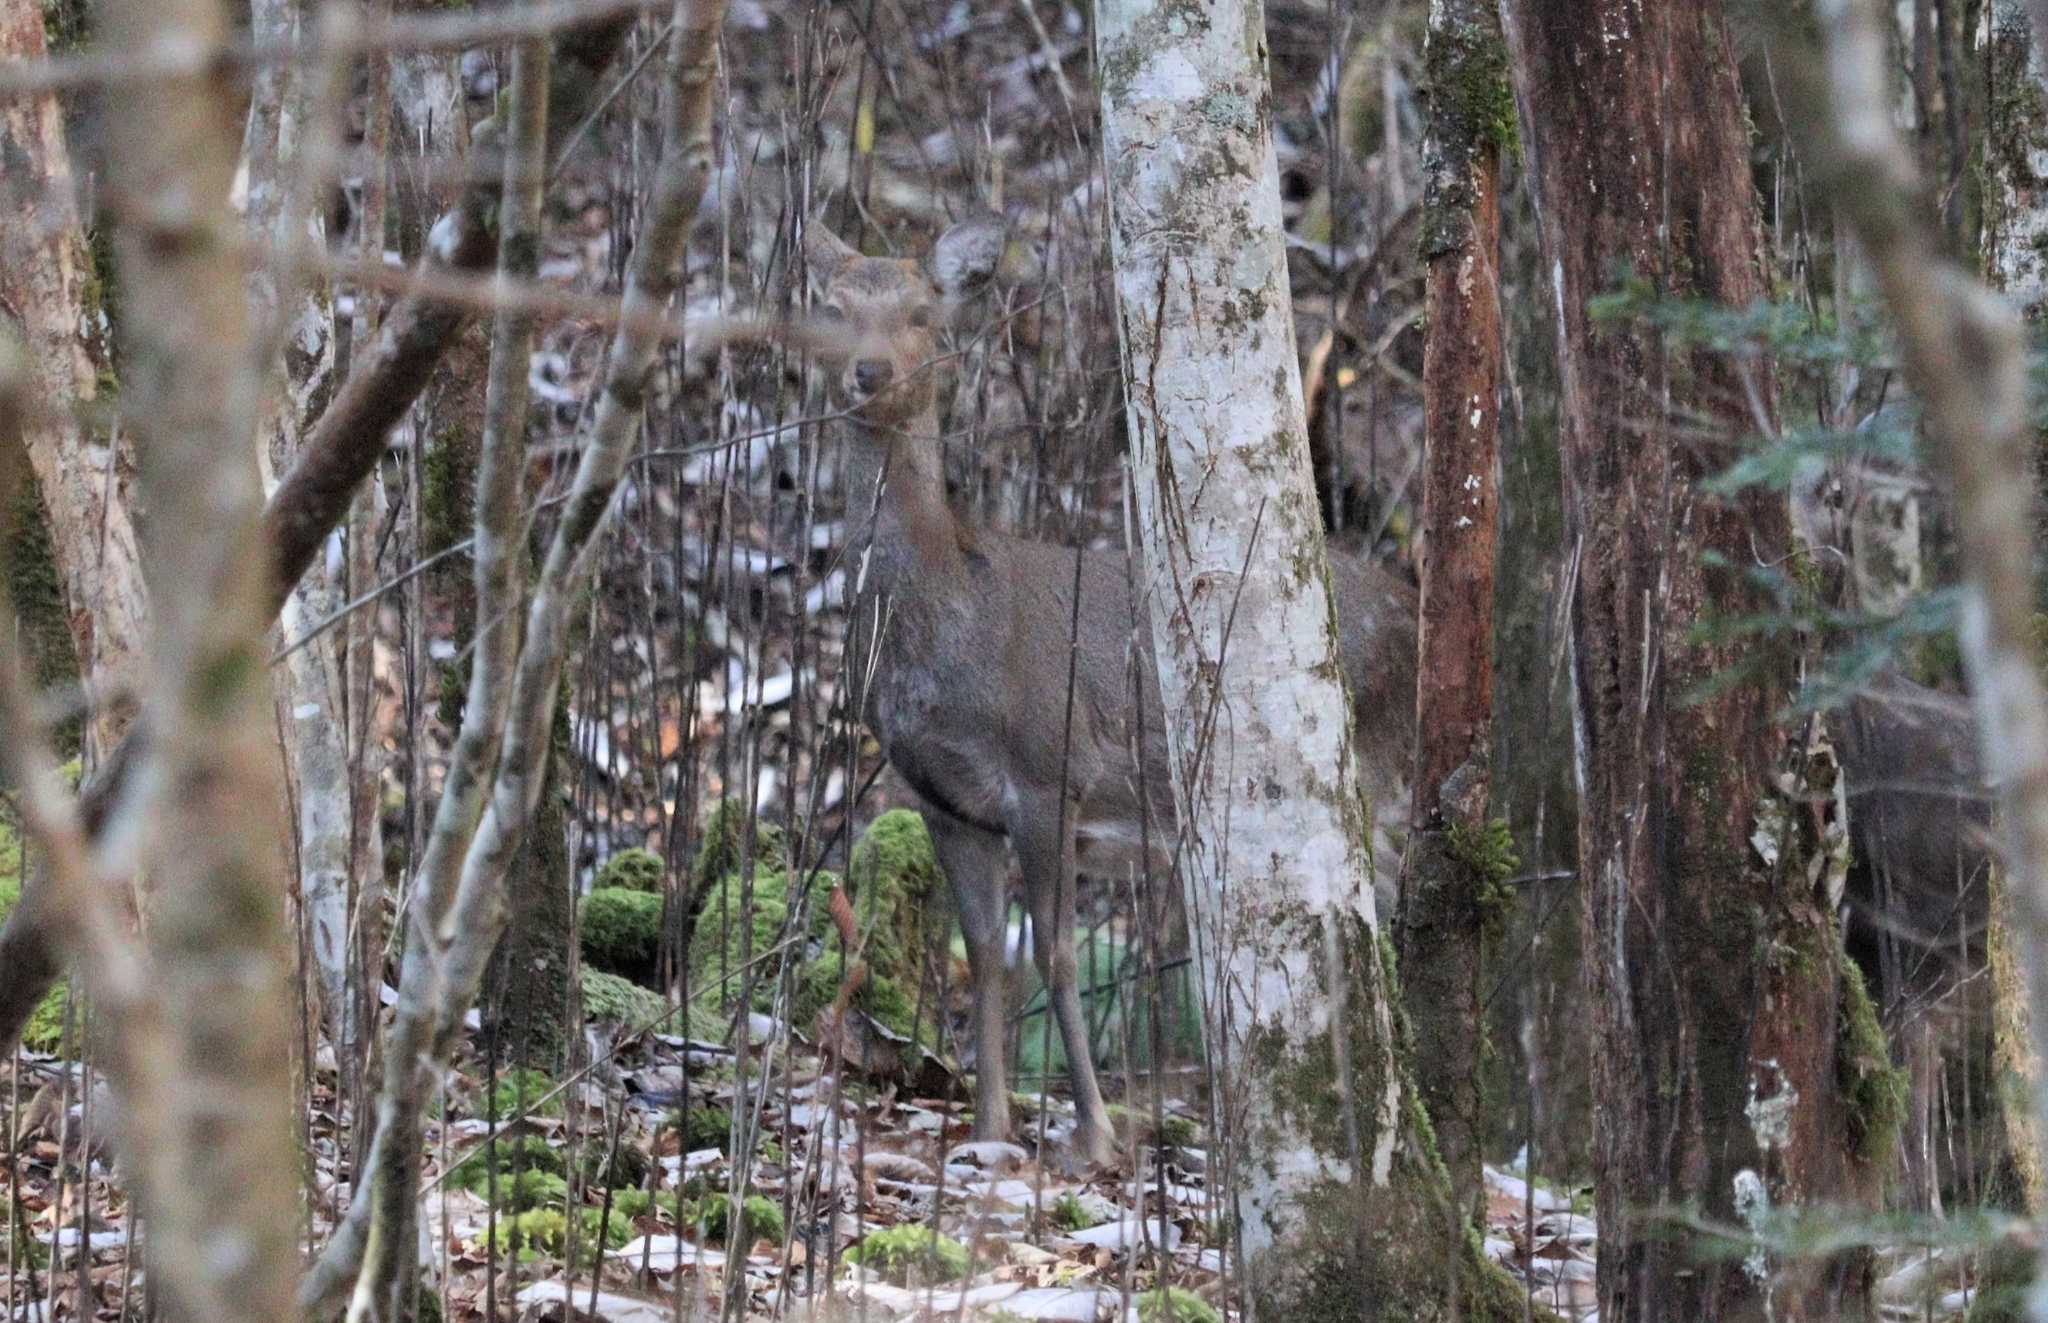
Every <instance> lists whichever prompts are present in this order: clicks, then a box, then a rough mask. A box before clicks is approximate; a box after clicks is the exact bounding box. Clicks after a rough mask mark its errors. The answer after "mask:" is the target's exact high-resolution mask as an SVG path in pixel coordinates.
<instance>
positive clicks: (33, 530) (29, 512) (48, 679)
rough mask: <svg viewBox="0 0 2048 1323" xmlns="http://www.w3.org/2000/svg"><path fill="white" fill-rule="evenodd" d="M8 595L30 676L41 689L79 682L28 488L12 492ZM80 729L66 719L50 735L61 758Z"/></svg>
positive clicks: (39, 508) (53, 557) (46, 534)
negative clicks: (17, 623) (13, 495)
mask: <svg viewBox="0 0 2048 1323" xmlns="http://www.w3.org/2000/svg"><path fill="white" fill-rule="evenodd" d="M5 555H6V557H7V592H8V595H9V597H10V598H11V599H12V600H13V603H14V613H15V617H16V620H17V621H18V622H19V628H20V634H21V643H22V648H23V650H24V651H25V652H26V653H27V655H28V664H29V674H30V677H31V678H32V679H33V680H34V681H35V683H36V684H37V685H38V686H39V687H42V688H53V687H56V686H61V685H68V684H72V683H74V682H76V681H77V679H78V654H77V653H76V652H75V651H74V650H73V648H72V643H71V613H70V611H69V609H68V608H67V607H66V606H65V604H64V580H63V576H62V575H61V574H59V573H58V570H57V553H56V549H55V547H53V546H52V545H51V542H50V529H49V525H48V523H47V522H45V519H44V516H43V503H42V501H41V500H39V499H38V498H37V496H36V487H35V484H34V483H32V482H23V483H21V484H20V486H19V487H18V489H17V490H16V492H15V499H14V509H13V512H12V514H11V517H10V520H9V523H8V525H7V533H6V547H5ZM79 732H80V725H79V721H78V719H77V718H76V717H68V718H66V719H65V721H64V723H63V724H62V725H60V726H59V727H57V729H56V730H55V731H53V732H52V736H53V739H54V742H55V744H56V746H57V749H58V752H59V755H60V756H63V757H69V756H72V755H74V754H76V753H77V752H78V741H79Z"/></svg>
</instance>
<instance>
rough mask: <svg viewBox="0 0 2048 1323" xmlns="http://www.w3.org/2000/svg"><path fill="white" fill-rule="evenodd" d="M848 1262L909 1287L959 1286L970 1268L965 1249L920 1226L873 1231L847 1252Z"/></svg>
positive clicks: (903, 1226) (907, 1223)
mask: <svg viewBox="0 0 2048 1323" xmlns="http://www.w3.org/2000/svg"><path fill="white" fill-rule="evenodd" d="M846 1261H847V1262H848V1263H856V1264H864V1265H866V1267H867V1269H868V1270H869V1271H870V1272H873V1273H875V1274H876V1275H877V1276H880V1277H885V1278H887V1279H888V1280H890V1281H892V1282H894V1283H896V1284H897V1285H898V1286H908V1287H918V1286H944V1285H946V1284H947V1283H949V1282H957V1281H959V1280H960V1279H961V1278H963V1277H965V1276H966V1275H967V1269H968V1266H969V1260H968V1257H967V1247H966V1246H965V1245H962V1244H961V1243H960V1242H959V1241H957V1240H955V1239H953V1238H952V1237H951V1236H947V1235H942V1234H940V1233H939V1232H937V1231H934V1230H932V1229H931V1228H930V1227H928V1226H925V1225H923V1224H922V1223H918V1222H905V1223H904V1224H903V1225H901V1226H893V1227H885V1228H883V1229H881V1230H879V1231H870V1232H869V1233H868V1235H867V1238H866V1239H865V1240H863V1241H861V1243H860V1244H858V1245H855V1246H854V1247H853V1248H851V1249H849V1250H847V1251H846Z"/></svg>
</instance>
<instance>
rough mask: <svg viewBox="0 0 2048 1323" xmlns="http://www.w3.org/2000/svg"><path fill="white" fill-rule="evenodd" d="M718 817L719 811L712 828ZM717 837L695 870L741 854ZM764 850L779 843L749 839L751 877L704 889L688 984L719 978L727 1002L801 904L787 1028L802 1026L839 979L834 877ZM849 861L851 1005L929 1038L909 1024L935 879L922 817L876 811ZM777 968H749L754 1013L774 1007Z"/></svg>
mask: <svg viewBox="0 0 2048 1323" xmlns="http://www.w3.org/2000/svg"><path fill="white" fill-rule="evenodd" d="M726 817H727V815H726V814H725V811H724V810H723V809H721V810H720V814H719V818H716V819H714V821H715V822H716V821H718V820H719V819H723V818H726ZM726 834H727V836H728V837H729V834H730V831H729V829H727V832H726ZM719 839H721V838H713V839H712V840H710V841H707V843H706V846H705V849H704V851H703V853H702V854H700V856H699V858H700V863H702V862H703V861H704V860H705V859H707V858H709V859H711V860H713V861H715V860H717V859H719V858H735V857H743V856H736V855H733V854H730V853H728V852H724V851H723V847H721V846H719V844H718V840H719ZM764 843H772V844H774V845H776V846H777V847H779V844H780V842H779V838H776V839H774V840H773V841H771V840H770V838H769V837H768V836H767V835H765V834H762V835H757V838H756V850H755V853H754V873H753V876H752V878H751V879H748V878H746V877H743V876H742V875H741V874H740V873H739V872H737V871H734V872H728V873H726V874H725V875H724V876H722V877H720V878H719V880H718V881H717V882H716V883H714V884H713V885H712V886H711V888H710V891H709V894H708V895H707V896H706V898H705V901H704V906H703V910H702V912H701V914H700V915H699V917H698V920H697V924H696V930H695V932H694V933H693V934H692V937H691V942H690V986H691V987H693V988H707V987H710V986H712V985H713V984H718V983H720V982H721V981H722V982H723V985H724V993H725V995H724V997H723V1002H724V1004H725V1005H728V1006H730V1005H732V1004H734V1003H735V1002H736V1000H737V994H738V992H739V988H740V985H741V977H740V971H741V970H742V969H743V968H745V967H746V965H747V963H748V961H750V960H757V959H759V958H760V957H761V956H762V955H763V954H764V953H767V952H769V951H772V950H774V949H775V947H776V946H777V945H778V944H780V943H783V942H784V941H785V940H788V939H789V937H790V935H791V934H790V932H789V929H790V923H791V915H790V911H791V908H792V905H793V903H795V902H798V901H801V902H802V903H803V908H804V911H805V915H806V919H805V924H804V928H803V931H802V932H801V933H799V934H797V935H796V937H795V940H794V942H792V943H791V946H792V949H791V950H790V952H789V954H788V957H787V958H788V959H789V960H790V961H792V962H794V966H795V976H794V979H793V982H792V986H791V995H790V1001H789V1004H788V1010H787V1014H788V1015H789V1017H790V1019H791V1021H792V1022H793V1023H795V1024H798V1025H802V1026H809V1025H811V1024H812V1023H814V1022H815V1021H816V1019H817V1015H818V1012H819V1011H821V1010H823V1009H824V1008H825V1007H826V1006H828V1005H830V1004H831V1003H832V1001H833V999H834V998H835V997H837V996H838V994H839V989H840V985H841V984H842V983H843V982H844V980H845V977H846V970H847V954H848V953H847V952H846V951H845V950H844V949H842V948H843V943H842V942H841V941H840V937H839V931H838V928H837V926H836V925H835V924H834V923H833V921H832V915H831V911H830V908H829V907H828V906H827V904H826V903H825V900H826V897H827V896H829V895H830V893H831V890H832V887H833V886H834V885H835V883H836V882H837V879H835V878H834V876H833V875H832V874H830V873H824V872H818V873H803V872H792V871H791V870H790V869H789V868H788V867H787V864H786V861H785V860H783V859H782V858H781V857H780V854H779V850H778V851H770V850H768V849H765V848H763V847H764ZM852 860H853V867H852V870H851V871H850V872H849V874H848V877H847V879H846V883H845V888H846V891H847V895H848V899H849V900H850V901H851V902H852V907H853V916H854V925H855V928H856V929H857V931H858V932H859V933H860V934H861V946H860V951H859V952H858V959H859V960H860V962H861V963H863V964H865V965H866V966H867V970H868V972H867V977H866V978H865V979H864V980H863V981H862V982H861V985H860V988H859V990H858V991H857V992H856V993H855V996H854V999H853V1005H854V1008H855V1009H857V1010H860V1011H863V1012H865V1013H866V1014H868V1015H869V1016H872V1017H873V1018H874V1019H875V1020H876V1021H878V1022H879V1023H881V1024H882V1025H884V1026H885V1027H886V1028H888V1029H890V1030H891V1031H893V1032H895V1033H898V1034H903V1035H906V1036H907V1035H909V1034H910V1033H911V1031H912V1029H913V1028H916V1029H917V1030H918V1031H919V1033H920V1036H921V1037H929V1036H930V1035H931V1034H932V1032H933V1026H932V1024H931V1021H932V1019H933V1017H932V1016H931V1015H930V1014H926V1015H924V1016H923V1017H922V1019H923V1021H924V1023H922V1024H914V1023H913V1022H914V1021H916V1020H918V1019H919V1018H920V1017H918V1015H917V1013H916V1012H917V1007H916V1005H915V1003H914V1001H913V992H914V989H915V988H916V985H917V976H918V973H919V971H920V967H921V960H922V957H923V954H924V952H925V950H926V944H927V938H926V931H927V930H926V922H927V920H926V918H925V913H924V911H925V906H926V903H927V901H928V900H929V898H930V897H931V896H933V895H934V894H936V893H935V891H934V888H935V887H937V885H938V879H939V877H940V873H939V868H938V863H937V860H936V858H935V856H934V855H933V854H932V850H931V838H930V837H929V836H928V835H926V833H925V830H924V822H923V820H922V819H921V818H919V817H918V816H917V815H916V814H914V813H908V812H903V811H900V810H899V811H895V812H891V813H885V814H883V815H882V817H881V818H879V819H877V820H876V822H875V825H874V826H873V827H870V828H869V829H868V831H867V832H866V833H864V834H863V835H862V837H861V839H860V841H859V842H858V843H856V844H855V846H854V849H853V854H852ZM793 887H794V892H795V893H794V894H792V893H793ZM806 893H807V894H806ZM776 968H777V966H773V965H772V964H771V963H769V962H764V963H763V965H761V966H760V967H759V968H758V969H757V971H756V973H755V977H754V978H753V980H752V983H753V992H752V996H751V999H750V1005H751V1006H752V1008H753V1009H754V1010H757V1011H763V1012H770V1011H773V1010H775V1009H776V1002H777V994H778V992H779V990H780V981H779V980H778V979H777V978H776V977H775V973H776ZM906 989H909V990H910V991H906Z"/></svg>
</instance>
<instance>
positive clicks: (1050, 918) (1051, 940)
mask: <svg viewBox="0 0 2048 1323" xmlns="http://www.w3.org/2000/svg"><path fill="white" fill-rule="evenodd" d="M1061 816H1062V815H1061V814H1060V812H1059V806H1058V805H1057V804H1052V805H1044V806H1039V809H1038V811H1037V812H1035V813H1027V815H1026V817H1025V820H1024V822H1023V823H1021V824H1020V828H1019V830H1017V831H1015V832H1014V833H1013V834H1012V836H1011V840H1012V842H1013V843H1014V844H1015V845H1016V847H1017V862H1018V863H1019V864H1020V865H1021V866H1022V869H1023V873H1024V896H1025V902H1026V904H1028V905H1029V906H1030V909H1031V954H1032V957H1033V959H1035V960H1036V961H1037V962H1038V973H1039V976H1040V977H1041V978H1042V979H1044V981H1045V987H1046V995H1047V998H1048V1000H1050V1001H1051V1003H1052V1009H1053V1016H1054V1018H1055V1019H1056V1020H1057V1021H1058V1022H1059V1029H1060V1043H1061V1046H1062V1047H1064V1048H1065V1049H1066V1054H1067V1078H1068V1081H1069V1083H1070V1084H1071V1085H1072V1086H1073V1091H1074V1111H1075V1113H1076V1119H1077V1122H1078V1124H1077V1127H1076V1130H1075V1133H1074V1148H1075V1150H1076V1152H1077V1153H1078V1154H1079V1155H1080V1156H1081V1157H1083V1158H1085V1159H1087V1160H1089V1161H1092V1162H1097V1163H1102V1164H1107V1163H1109V1162H1110V1161H1111V1160H1112V1159H1114V1157H1115V1156H1116V1145H1115V1143H1114V1142H1113V1140H1112V1136H1111V1132H1110V1126H1109V1115H1108V1110H1107V1109H1106V1108H1105V1107H1104V1106H1103V1103H1102V1090H1101V1089H1100V1088H1098V1087H1097V1086H1096V1083H1095V1058H1094V1055H1093V1046H1092V1044H1090V1042H1089V1041H1088V1017H1087V1016H1086V1015H1084V1014H1083V1013H1082V1011H1081V982H1080V970H1079V968H1078V966H1077V964H1076V962H1075V957H1074V849H1073V833H1072V831H1071V827H1072V825H1073V823H1074V821H1075V818H1074V813H1073V810H1072V808H1071V807H1070V808H1069V811H1068V813H1067V814H1066V815H1065V821H1066V824H1067V826H1068V827H1069V829H1070V830H1069V831H1068V832H1066V833H1065V839H1064V840H1063V839H1061V836H1062V833H1061V831H1060V824H1061Z"/></svg>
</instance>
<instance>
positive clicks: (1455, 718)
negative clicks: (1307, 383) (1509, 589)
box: [1397, 0, 1514, 1210]
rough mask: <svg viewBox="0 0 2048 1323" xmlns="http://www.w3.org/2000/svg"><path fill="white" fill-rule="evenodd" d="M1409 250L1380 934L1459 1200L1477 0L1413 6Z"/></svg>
mask: <svg viewBox="0 0 2048 1323" xmlns="http://www.w3.org/2000/svg"><path fill="white" fill-rule="evenodd" d="M1428 69H1429V97H1430V125H1429V141H1428V145H1427V147H1426V148H1425V152H1426V164H1427V168H1428V173H1429V185H1428V194H1427V197H1426V198H1425V201H1424V204H1423V205H1424V210H1425V217H1424V221H1423V256H1424V258H1425V259H1426V261H1427V263H1428V285H1427V294H1426V297H1427V315H1428V324H1429V335H1428V341H1427V344H1426V347H1425V350H1424V355H1423V394H1424V408H1425V418H1426V423H1425V433H1424V437H1425V442H1424V445H1425V457H1424V460H1423V474H1422V509H1423V514H1422V617H1421V630H1420V656H1419V660H1418V665H1417V667H1416V674H1417V676H1418V677H1420V681H1421V682H1420V683H1419V684H1418V685H1417V686H1416V752H1415V769H1416V776H1415V818H1414V821H1415V826H1416V834H1415V836H1414V839H1413V844H1412V848H1411V849H1410V851H1409V855H1408V867H1407V871H1406V874H1405V876H1404V877H1403V878H1402V883H1401V907H1400V922H1399V924H1398V925H1397V937H1398V941H1399V946H1400V953H1401V957H1402V959H1401V976H1402V985H1403V987H1404V989H1405V992H1406V996H1405V1000H1406V1003H1407V1007H1408V1015H1409V1020H1410V1022H1411V1023H1412V1024H1413V1025H1414V1029H1415V1043H1416V1053H1415V1082H1416V1085H1417V1087H1418V1088H1419V1089H1420V1090H1421V1092H1422V1100H1423V1104H1424V1106H1425V1108H1426V1109H1427V1110H1428V1112H1429V1117H1430V1120H1431V1122H1432V1123H1433V1124H1434V1126H1435V1127H1436V1136H1437V1148H1438V1152H1439V1153H1441V1155H1442V1156H1443V1160H1444V1166H1445V1168H1446V1170H1447V1171H1448V1172H1449V1174H1450V1178H1451V1187H1452V1190H1453V1192H1454V1194H1455V1196H1456V1200H1457V1203H1458V1205H1459V1207H1460V1208H1463V1209H1466V1210H1472V1209H1474V1208H1476V1205H1477V1203H1478V1198H1479V1178H1480V1162H1481V1157H1482V1153H1481V1141H1482V1139H1483V1133H1482V1129H1481V1124H1482V1122H1481V1115H1480V1087H1479V1084H1480V1081H1479V1071H1480V1065H1481V1059H1482V1055H1483V1046H1484V1035H1483V1031H1482V1028H1481V1014H1482V1008H1481V1005H1480V1000H1481V997H1482V995H1483V994H1482V990H1481V975H1482V973H1483V971H1484V969H1485V967H1486V965H1487V963H1488V960H1487V946H1488V939H1489V935H1490V934H1491V933H1493V932H1494V931H1496V930H1497V923H1496V920H1497V919H1498V917H1499V915H1500V913H1501V909H1500V906H1501V902H1502V899H1503V892H1504V888H1505V884H1506V881H1507V874H1508V872H1509V869H1510V868H1511V866H1512V861H1513V856H1512V855H1511V854H1510V853H1509V852H1508V850H1507V849H1506V841H1507V835H1506V828H1505V826H1503V827H1502V829H1501V831H1500V833H1499V834H1498V836H1496V835H1495V833H1493V832H1492V831H1490V830H1489V826H1488V820H1487V799H1488V788H1489V783H1490V766H1489V764H1490V757H1491V742H1490V740H1489V738H1488V728H1489V725H1490V723H1491V721H1492V717H1493V664H1492V662H1493V658H1492V649H1493V574H1494V559H1495V548H1496V546H1497V544H1498V540H1499V539H1498V535H1497V532H1496V518H1497V516H1498V513H1499V504H1500V501H1499V485H1498V482H1497V480H1496V472H1497V468H1498V463H1497V458H1498V457H1497V453H1496V451H1497V445H1498V441H1499V434H1500V354H1501V315H1500V281H1499V266H1500V261H1499V253H1500V153H1501V149H1502V148H1503V147H1504V146H1507V145H1509V144H1510V143H1511V141H1512V135H1513V131H1514V106H1513V92H1512V91H1511V89H1510V88H1509V86H1508V80H1507V57H1506V54H1505V49H1504V47H1503V46H1502V44H1501V37H1500V26H1499V21H1498V19H1497V17H1496V13H1495V10H1494V6H1493V4H1492V3H1491V0H1441V2H1440V3H1438V4H1436V5H1433V6H1432V7H1431V10H1430V30H1429V63H1428Z"/></svg>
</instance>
